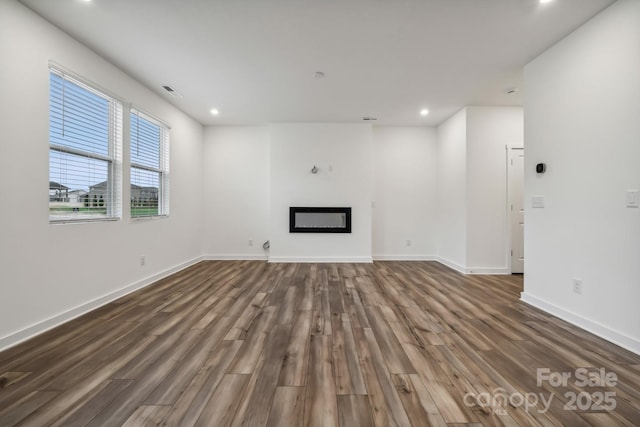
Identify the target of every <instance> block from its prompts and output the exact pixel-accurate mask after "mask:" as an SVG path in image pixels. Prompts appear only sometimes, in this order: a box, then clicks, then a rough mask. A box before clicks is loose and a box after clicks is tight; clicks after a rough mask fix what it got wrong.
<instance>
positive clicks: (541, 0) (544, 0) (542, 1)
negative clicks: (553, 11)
mask: <svg viewBox="0 0 640 427" xmlns="http://www.w3.org/2000/svg"><path fill="white" fill-rule="evenodd" d="M552 1H553V0H540V3H543V4H544V3H551V2H552Z"/></svg>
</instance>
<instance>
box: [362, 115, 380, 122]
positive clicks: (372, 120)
mask: <svg viewBox="0 0 640 427" xmlns="http://www.w3.org/2000/svg"><path fill="white" fill-rule="evenodd" d="M362 120H364V121H365V122H375V121H376V120H378V118H377V117H371V116H364V117H363V118H362Z"/></svg>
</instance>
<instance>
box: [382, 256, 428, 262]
mask: <svg viewBox="0 0 640 427" xmlns="http://www.w3.org/2000/svg"><path fill="white" fill-rule="evenodd" d="M373 260H374V261H435V260H436V256H435V255H374V256H373Z"/></svg>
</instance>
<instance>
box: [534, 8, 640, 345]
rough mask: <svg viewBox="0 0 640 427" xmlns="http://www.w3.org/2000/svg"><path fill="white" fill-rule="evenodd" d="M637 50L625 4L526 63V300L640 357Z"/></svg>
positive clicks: (639, 23)
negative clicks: (634, 200) (632, 194)
mask: <svg viewBox="0 0 640 427" xmlns="http://www.w3.org/2000/svg"><path fill="white" fill-rule="evenodd" d="M638 52H640V2H638V1H637V0H620V1H618V2H616V3H614V4H613V5H611V6H610V7H609V8H607V9H605V10H604V11H603V12H601V13H600V14H599V15H597V16H596V17H594V18H593V19H592V20H591V21H589V22H587V23H586V24H585V25H583V26H582V27H580V28H579V29H578V30H576V31H575V32H574V33H572V34H570V35H569V36H568V37H566V38H565V39H564V40H562V41H560V42H559V43H558V44H556V45H555V46H553V47H552V48H551V49H549V50H548V51H546V52H545V53H543V54H542V55H540V56H539V57H538V58H536V59H535V60H534V61H532V62H531V63H530V64H528V65H527V66H526V67H525V71H524V82H525V86H526V90H527V96H526V98H525V141H526V150H527V152H526V155H525V170H526V174H525V206H526V208H525V218H526V227H525V254H526V256H525V271H526V274H525V285H524V292H523V294H522V299H523V300H524V301H525V302H528V303H530V304H533V305H535V306H537V307H539V308H542V309H544V310H546V311H548V312H551V313H552V314H555V315H557V316H559V317H561V318H564V319H566V320H568V321H570V322H572V323H574V324H577V325H579V326H581V327H583V328H585V329H587V330H590V331H591V332H594V333H596V334H597V335H600V336H602V337H604V338H607V339H609V340H611V341H613V342H615V343H617V344H620V345H621V346H623V347H626V348H628V349H630V350H632V351H634V352H636V353H639V354H640V311H639V310H638V301H640V286H639V283H640V281H639V279H638V278H639V277H640V209H638V208H632V207H627V206H626V204H627V202H626V193H627V191H628V190H640V167H638V160H639V159H640V139H639V138H640V120H639V118H640V79H639V78H638V70H640V55H639V54H638ZM538 162H544V163H546V164H547V172H546V173H545V174H543V175H536V173H535V172H534V165H535V164H536V163H538ZM533 196H543V197H544V208H536V209H533V208H532V207H531V198H532V197H533ZM574 279H580V280H582V293H575V292H573V280H574Z"/></svg>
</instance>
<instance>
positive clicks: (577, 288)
mask: <svg viewBox="0 0 640 427" xmlns="http://www.w3.org/2000/svg"><path fill="white" fill-rule="evenodd" d="M573 292H574V293H576V294H581V293H582V280H581V279H573Z"/></svg>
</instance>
